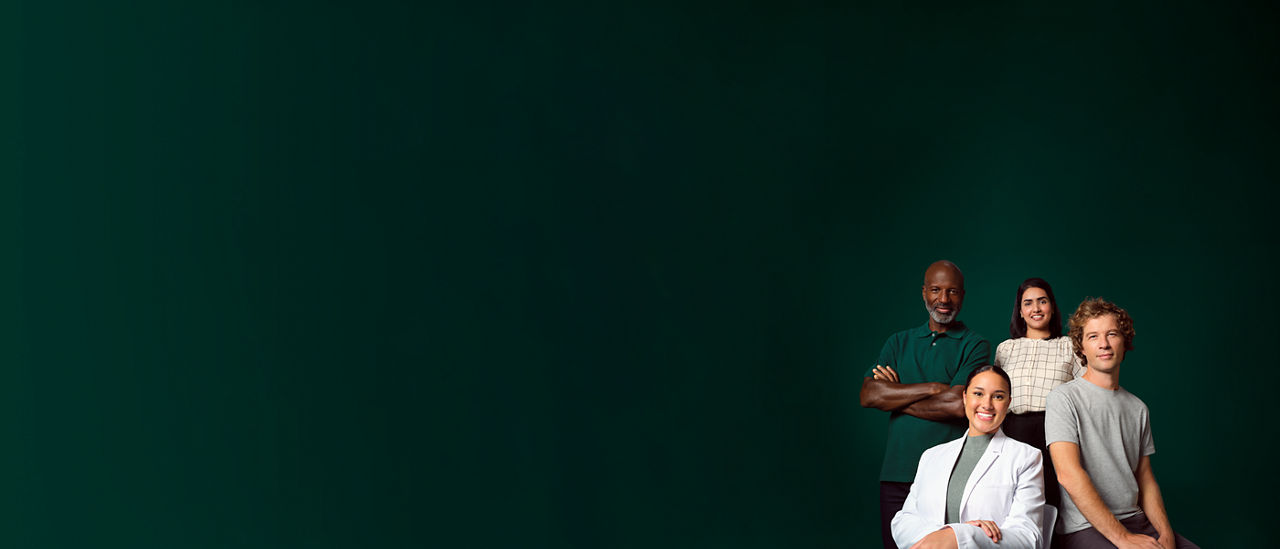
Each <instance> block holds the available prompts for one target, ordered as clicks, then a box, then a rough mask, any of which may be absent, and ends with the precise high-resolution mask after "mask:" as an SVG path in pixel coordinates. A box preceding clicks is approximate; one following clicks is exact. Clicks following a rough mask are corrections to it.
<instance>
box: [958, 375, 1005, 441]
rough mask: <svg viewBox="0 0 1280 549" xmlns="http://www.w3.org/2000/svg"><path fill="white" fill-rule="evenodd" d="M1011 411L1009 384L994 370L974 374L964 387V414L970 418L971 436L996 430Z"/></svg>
mask: <svg viewBox="0 0 1280 549" xmlns="http://www.w3.org/2000/svg"><path fill="white" fill-rule="evenodd" d="M1008 412H1009V384H1008V383H1005V381H1004V378H1003V377H1000V374H997V373H995V372H992V371H986V372H982V373H981V374H978V375H976V376H973V381H972V382H970V383H969V386H968V387H965V388H964V415H965V416H967V417H968V418H969V436H975V435H986V434H990V433H994V432H996V429H999V428H1000V424H1001V423H1004V416H1005V414H1007V413H1008Z"/></svg>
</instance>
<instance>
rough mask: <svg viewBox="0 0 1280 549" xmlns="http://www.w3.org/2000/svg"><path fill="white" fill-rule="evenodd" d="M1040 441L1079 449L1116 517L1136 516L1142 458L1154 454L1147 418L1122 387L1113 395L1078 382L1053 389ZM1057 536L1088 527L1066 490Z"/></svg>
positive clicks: (1143, 406) (1140, 404)
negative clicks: (1139, 468) (1065, 444)
mask: <svg viewBox="0 0 1280 549" xmlns="http://www.w3.org/2000/svg"><path fill="white" fill-rule="evenodd" d="M1044 440H1045V444H1046V446H1047V445H1050V444H1053V443H1055V442H1073V443H1075V444H1078V445H1079V446H1080V464H1081V465H1082V466H1084V470H1085V471H1086V472H1088V473H1089V477H1090V479H1092V480H1093V486H1094V488H1096V489H1097V490H1098V495H1099V496H1101V497H1102V501H1103V503H1106V504H1107V507H1108V508H1110V509H1111V514H1113V515H1115V517H1116V519H1124V518H1128V517H1131V516H1133V515H1136V514H1138V513H1139V512H1140V511H1141V508H1140V507H1138V479H1137V477H1136V476H1135V474H1134V473H1135V472H1136V471H1137V470H1138V462H1139V461H1141V459H1142V456H1148V455H1151V454H1154V453H1155V452H1156V446H1155V443H1154V442H1153V441H1152V440H1151V418H1150V415H1149V414H1148V412H1147V405H1146V404H1143V402H1142V399H1140V398H1138V397H1136V396H1134V395H1133V393H1130V392H1129V391H1126V390H1124V388H1123V387H1121V388H1120V389H1117V390H1115V391H1112V390H1110V389H1105V388H1103V387H1099V386H1097V385H1094V384H1093V383H1090V382H1089V381H1088V380H1086V379H1084V378H1079V379H1076V380H1073V381H1069V382H1067V383H1063V384H1062V385H1059V386H1057V387H1056V388H1054V389H1053V390H1052V391H1050V392H1049V397H1048V399H1047V400H1046V401H1045V417H1044ZM1059 516H1060V517H1061V522H1060V523H1059V525H1060V527H1061V528H1060V530H1059V533H1062V534H1070V533H1072V532H1078V531H1080V530H1084V529H1086V528H1090V527H1091V525H1090V524H1089V521H1087V520H1085V518H1084V515H1082V514H1080V509H1078V508H1077V507H1076V504H1075V502H1073V501H1071V496H1070V495H1069V494H1067V491H1066V490H1063V491H1062V509H1061V510H1060V512H1059Z"/></svg>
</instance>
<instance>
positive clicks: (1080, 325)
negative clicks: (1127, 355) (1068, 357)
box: [1067, 297, 1137, 364]
mask: <svg viewBox="0 0 1280 549" xmlns="http://www.w3.org/2000/svg"><path fill="white" fill-rule="evenodd" d="M1103 315H1115V317H1116V324H1119V325H1120V334H1121V335H1123V336H1124V350H1125V352H1128V351H1132V350H1133V336H1134V335H1137V332H1134V330H1133V318H1132V317H1130V316H1129V311H1126V310H1124V309H1122V308H1120V306H1119V305H1116V304H1115V303H1112V302H1110V301H1107V300H1105V299H1102V298H1101V297H1086V298H1085V299H1084V301H1082V302H1080V306H1079V307H1076V312H1075V313H1072V315H1071V321H1070V323H1069V326H1068V327H1069V331H1068V332H1067V335H1069V336H1070V337H1071V348H1072V350H1074V351H1075V353H1076V356H1077V357H1079V358H1080V363H1081V364H1087V363H1088V362H1089V360H1088V359H1087V358H1085V356H1084V349H1083V348H1082V347H1081V341H1082V340H1083V339H1084V325H1085V323H1086V322H1089V321H1090V320H1093V319H1095V318H1098V317H1100V316H1103Z"/></svg>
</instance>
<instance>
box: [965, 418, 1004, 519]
mask: <svg viewBox="0 0 1280 549" xmlns="http://www.w3.org/2000/svg"><path fill="white" fill-rule="evenodd" d="M965 436H969V434H968V433H965ZM1006 439H1007V437H1005V436H1004V431H1003V430H997V431H996V435H995V436H994V437H991V443H990V444H988V445H987V451H985V452H983V453H982V458H980V459H979V460H978V464H977V465H974V466H973V472H972V473H970V474H969V480H968V481H967V482H965V483H964V495H963V496H961V498H960V516H964V508H965V506H966V505H968V504H969V495H970V494H972V493H973V487H974V486H977V484H978V481H979V480H981V479H982V475H985V474H986V473H987V470H988V469H990V468H991V464H992V463H995V462H996V458H998V457H1000V450H1001V449H1002V448H1003V446H1004V441H1005V440H1006Z"/></svg>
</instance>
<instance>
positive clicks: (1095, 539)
mask: <svg viewBox="0 0 1280 549" xmlns="http://www.w3.org/2000/svg"><path fill="white" fill-rule="evenodd" d="M1053 547H1054V549H1115V547H1116V546H1115V545H1114V544H1112V543H1111V542H1110V541H1107V538H1106V536H1103V535H1102V534H1100V533H1098V531H1097V530H1095V529H1093V528H1085V529H1084V530H1081V531H1079V532H1072V533H1070V534H1054V536H1053Z"/></svg>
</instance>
